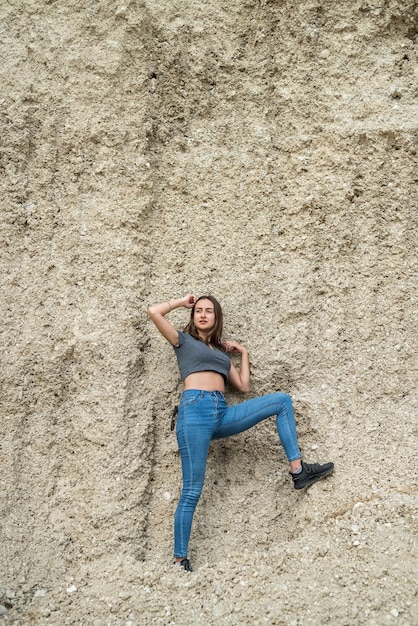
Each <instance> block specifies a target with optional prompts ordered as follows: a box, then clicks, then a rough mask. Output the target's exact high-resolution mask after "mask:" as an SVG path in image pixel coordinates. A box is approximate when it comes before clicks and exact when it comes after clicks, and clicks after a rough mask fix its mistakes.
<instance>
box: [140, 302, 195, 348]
mask: <svg viewBox="0 0 418 626" xmlns="http://www.w3.org/2000/svg"><path fill="white" fill-rule="evenodd" d="M195 302H196V297H195V296H194V295H193V294H192V293H189V294H187V296H184V298H178V299H177V300H167V302H161V303H160V304H153V305H152V306H150V307H148V315H149V317H150V318H151V320H152V321H153V322H154V324H155V325H156V327H157V328H158V330H159V331H160V333H161V334H162V336H163V337H164V338H165V339H167V341H169V342H170V343H171V345H172V346H178V344H179V335H178V332H177V330H176V329H175V328H174V326H173V325H172V324H170V322H169V321H168V320H166V319H165V316H166V315H167V314H168V313H170V311H172V310H173V309H178V308H179V307H182V306H183V307H185V308H186V309H191V308H193V305H194V303H195Z"/></svg>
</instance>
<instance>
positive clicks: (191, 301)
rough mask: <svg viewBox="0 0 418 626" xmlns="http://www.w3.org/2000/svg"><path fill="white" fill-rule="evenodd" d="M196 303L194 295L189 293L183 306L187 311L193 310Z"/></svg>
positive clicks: (184, 299)
mask: <svg viewBox="0 0 418 626" xmlns="http://www.w3.org/2000/svg"><path fill="white" fill-rule="evenodd" d="M195 303H196V296H195V295H194V294H192V293H188V294H187V296H184V298H183V306H184V307H185V308H186V309H192V308H193V307H194V305H195Z"/></svg>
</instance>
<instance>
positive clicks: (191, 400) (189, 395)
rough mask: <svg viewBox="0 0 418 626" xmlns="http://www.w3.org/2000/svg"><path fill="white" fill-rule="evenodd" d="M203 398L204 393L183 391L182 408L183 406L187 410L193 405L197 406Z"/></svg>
mask: <svg viewBox="0 0 418 626" xmlns="http://www.w3.org/2000/svg"><path fill="white" fill-rule="evenodd" d="M202 397H203V392H202V391H192V390H188V391H183V395H182V396H181V402H180V406H182V407H183V408H186V407H188V406H190V405H191V404H195V403H196V402H199V400H200V399H201V398H202Z"/></svg>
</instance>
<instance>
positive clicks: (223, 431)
mask: <svg viewBox="0 0 418 626" xmlns="http://www.w3.org/2000/svg"><path fill="white" fill-rule="evenodd" d="M273 415H275V416H276V427H277V432H278V435H279V438H280V441H281V443H282V446H283V448H284V451H285V453H286V456H287V459H288V460H289V461H296V460H297V459H300V458H301V457H302V455H301V453H300V450H299V445H298V440H297V434H296V424H295V417H294V412H293V406H292V400H291V398H290V396H288V395H287V394H285V393H271V394H268V395H265V396H261V397H259V398H254V399H252V400H247V401H246V402H241V403H239V404H235V405H231V406H227V404H226V401H225V397H224V395H223V393H221V392H220V391H202V390H196V389H187V390H186V391H183V393H182V396H181V401H180V406H179V412H178V419H177V427H176V434H177V442H178V446H179V450H180V458H181V468H182V475H183V488H182V492H181V496H180V500H179V503H178V505H177V509H176V514H175V517H174V556H175V557H186V556H187V553H188V545H189V539H190V533H191V529H192V521H193V515H194V512H195V509H196V506H197V503H198V501H199V498H200V495H201V493H202V489H203V483H204V479H205V471H206V461H207V457H208V452H209V445H210V442H211V440H212V439H222V438H223V437H230V436H231V435H236V434H238V433H241V432H243V431H245V430H247V429H248V428H251V427H252V426H255V424H258V423H259V422H261V421H262V420H264V419H266V418H267V417H271V416H273Z"/></svg>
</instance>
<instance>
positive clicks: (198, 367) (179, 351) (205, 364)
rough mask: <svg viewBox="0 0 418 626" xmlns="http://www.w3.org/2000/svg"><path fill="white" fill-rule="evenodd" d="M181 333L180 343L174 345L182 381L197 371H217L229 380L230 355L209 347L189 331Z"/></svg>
mask: <svg viewBox="0 0 418 626" xmlns="http://www.w3.org/2000/svg"><path fill="white" fill-rule="evenodd" d="M178 333H179V345H178V346H173V347H174V352H175V353H176V357H177V363H178V366H179V370H180V376H181V379H182V381H184V380H185V378H187V376H189V374H194V373H195V372H207V371H210V372H217V373H218V374H221V376H223V377H224V380H225V382H226V381H227V380H228V374H229V370H230V369H231V359H230V358H229V356H228V355H227V354H226V353H225V352H222V351H221V350H217V349H216V348H214V349H213V350H212V348H209V346H207V345H206V344H205V343H203V341H199V339H195V338H194V337H192V336H191V335H189V334H188V333H182V332H181V331H180V330H179V331H178Z"/></svg>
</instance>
